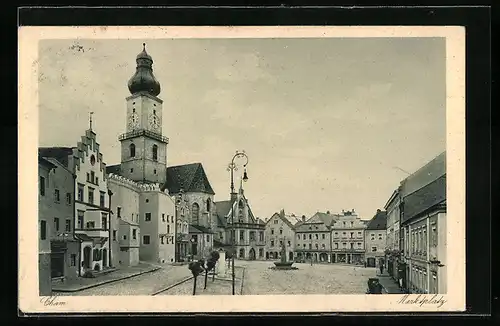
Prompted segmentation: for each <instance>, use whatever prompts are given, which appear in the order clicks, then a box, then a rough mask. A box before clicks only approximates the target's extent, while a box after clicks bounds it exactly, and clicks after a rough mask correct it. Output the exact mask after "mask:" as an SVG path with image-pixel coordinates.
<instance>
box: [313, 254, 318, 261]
mask: <svg viewBox="0 0 500 326" xmlns="http://www.w3.org/2000/svg"><path fill="white" fill-rule="evenodd" d="M314 261H318V254H317V253H315V254H314Z"/></svg>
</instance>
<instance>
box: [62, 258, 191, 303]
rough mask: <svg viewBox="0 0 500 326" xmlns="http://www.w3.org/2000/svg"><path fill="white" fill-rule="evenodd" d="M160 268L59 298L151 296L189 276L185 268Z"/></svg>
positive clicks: (168, 266) (68, 293)
mask: <svg viewBox="0 0 500 326" xmlns="http://www.w3.org/2000/svg"><path fill="white" fill-rule="evenodd" d="M161 266H162V268H161V269H159V270H157V271H154V272H151V273H146V274H142V275H138V276H134V277H131V278H128V279H124V280H121V281H116V282H114V283H109V284H104V285H100V286H97V287H94V288H90V289H86V290H82V291H78V292H67V293H65V292H61V293H58V295H60V296H93V295H152V294H153V293H155V292H157V291H160V290H162V289H164V288H167V287H168V286H171V285H174V284H175V283H177V282H180V281H182V280H184V279H186V278H188V277H190V276H191V272H190V271H189V269H188V268H187V266H172V265H167V264H164V265H161Z"/></svg>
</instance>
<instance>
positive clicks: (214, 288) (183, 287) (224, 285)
mask: <svg viewBox="0 0 500 326" xmlns="http://www.w3.org/2000/svg"><path fill="white" fill-rule="evenodd" d="M235 267H236V264H235ZM234 274H235V276H236V277H235V294H236V295H239V294H241V279H242V275H243V269H242V268H237V267H236V268H235V272H234ZM245 275H246V272H245ZM204 285H205V275H204V274H203V275H200V276H198V279H197V281H196V295H231V294H232V287H233V285H232V281H231V280H220V279H215V281H214V282H212V278H211V277H210V276H209V277H208V280H207V288H206V289H203V287H204ZM158 295H193V280H192V279H191V280H189V281H187V282H184V283H182V284H179V285H177V286H174V287H173V288H171V289H169V290H167V291H165V292H162V293H159V294H158Z"/></svg>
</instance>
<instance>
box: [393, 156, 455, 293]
mask: <svg viewBox="0 0 500 326" xmlns="http://www.w3.org/2000/svg"><path fill="white" fill-rule="evenodd" d="M385 209H386V210H387V215H388V216H387V229H386V233H387V245H386V251H385V255H386V259H387V270H388V272H389V274H390V275H391V276H392V277H393V279H394V280H396V281H397V282H398V283H399V284H400V285H401V286H402V287H403V288H405V289H407V290H408V291H409V292H411V293H432V294H435V293H446V288H447V277H446V257H447V255H446V219H447V215H446V152H443V153H441V154H439V155H438V156H436V157H435V158H434V159H433V160H431V161H430V162H429V163H427V164H425V165H424V166H423V167H421V168H420V169H419V170H417V171H416V172H415V173H413V174H411V175H410V176H408V177H407V178H406V179H404V180H402V181H401V183H400V185H399V187H398V188H397V189H396V190H394V192H393V193H392V195H391V197H390V198H389V200H388V201H387V203H386V205H385Z"/></svg>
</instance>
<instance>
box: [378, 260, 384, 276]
mask: <svg viewBox="0 0 500 326" xmlns="http://www.w3.org/2000/svg"><path fill="white" fill-rule="evenodd" d="M379 266H380V275H382V273H383V272H384V263H383V262H380V265H379Z"/></svg>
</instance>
